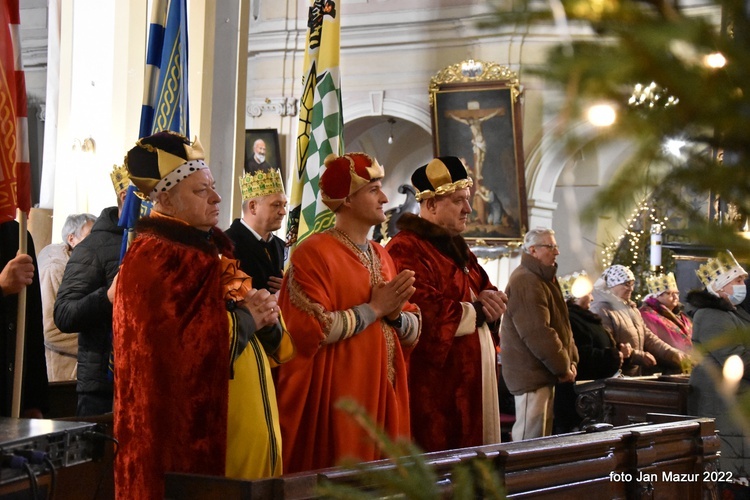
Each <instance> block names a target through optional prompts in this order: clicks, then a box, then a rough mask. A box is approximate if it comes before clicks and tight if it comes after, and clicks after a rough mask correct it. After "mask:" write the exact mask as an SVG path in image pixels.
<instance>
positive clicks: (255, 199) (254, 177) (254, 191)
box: [225, 169, 287, 293]
mask: <svg viewBox="0 0 750 500" xmlns="http://www.w3.org/2000/svg"><path fill="white" fill-rule="evenodd" d="M240 191H241V193H242V218H241V219H234V221H233V222H232V225H231V226H230V227H229V229H227V230H226V232H225V234H226V235H227V236H228V237H229V239H230V240H232V241H233V242H234V256H235V257H236V258H237V260H239V261H240V269H242V270H243V271H244V272H245V273H247V274H249V275H250V276H251V277H252V278H253V288H257V289H261V288H263V289H266V290H268V291H269V292H271V293H276V292H278V291H279V289H280V288H281V278H282V277H283V274H282V269H283V267H284V240H282V239H281V238H279V237H278V236H276V235H274V234H273V232H274V231H276V230H278V229H279V228H281V223H282V221H283V220H284V216H285V215H286V205H287V201H286V195H285V194H284V184H283V183H282V181H281V172H279V170H277V169H268V170H258V171H255V172H253V173H252V174H248V173H246V174H245V175H243V176H242V177H240Z"/></svg>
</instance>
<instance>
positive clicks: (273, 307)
mask: <svg viewBox="0 0 750 500" xmlns="http://www.w3.org/2000/svg"><path fill="white" fill-rule="evenodd" d="M241 305H242V307H244V308H245V309H247V310H248V311H250V315H251V316H252V317H253V321H255V328H256V329H257V330H260V329H261V328H264V327H266V326H270V325H273V324H275V323H276V322H277V321H279V304H278V302H277V297H276V294H274V293H270V292H269V291H268V290H265V289H260V290H256V289H255V288H252V289H250V291H249V292H247V295H245V300H243V301H242V303H241Z"/></svg>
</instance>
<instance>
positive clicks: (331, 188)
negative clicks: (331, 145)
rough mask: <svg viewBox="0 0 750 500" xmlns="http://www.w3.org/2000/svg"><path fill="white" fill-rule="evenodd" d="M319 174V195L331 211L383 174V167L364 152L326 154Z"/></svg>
mask: <svg viewBox="0 0 750 500" xmlns="http://www.w3.org/2000/svg"><path fill="white" fill-rule="evenodd" d="M323 164H324V165H325V167H326V169H325V172H323V175H321V176H320V183H319V187H320V195H321V196H320V197H321V199H322V200H323V203H325V204H326V206H327V207H328V208H330V209H331V210H332V211H334V212H335V211H336V210H338V208H339V207H340V206H341V204H342V203H344V200H345V199H346V197H347V196H349V195H351V194H354V193H356V192H357V191H359V190H360V189H362V188H363V187H365V186H366V185H367V184H369V183H370V182H372V181H375V180H378V179H382V178H383V177H384V176H385V172H384V171H383V167H381V166H380V164H379V163H378V161H377V160H376V159H375V158H373V157H372V156H370V155H368V154H365V153H347V154H345V155H344V156H336V155H332V154H331V155H328V157H327V158H326V159H325V162H324V163H323Z"/></svg>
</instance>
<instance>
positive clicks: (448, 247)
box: [396, 214, 471, 267]
mask: <svg viewBox="0 0 750 500" xmlns="http://www.w3.org/2000/svg"><path fill="white" fill-rule="evenodd" d="M396 227H398V228H399V229H400V230H403V231H411V232H413V233H415V234H417V235H418V236H419V237H421V238H423V239H425V240H427V241H429V242H430V243H432V244H433V245H435V248H437V249H438V251H439V252H440V253H442V254H443V255H446V256H448V257H450V258H451V259H453V260H454V261H455V262H456V264H458V267H464V266H466V264H468V263H469V255H470V253H471V251H470V250H469V245H467V244H466V240H464V238H463V236H461V235H458V236H452V235H450V234H449V233H448V231H446V230H445V229H443V228H442V227H440V226H438V225H437V224H433V223H432V222H430V221H427V220H425V219H423V218H421V217H419V216H417V215H414V214H404V215H402V216H401V218H399V219H398V222H397V223H396Z"/></svg>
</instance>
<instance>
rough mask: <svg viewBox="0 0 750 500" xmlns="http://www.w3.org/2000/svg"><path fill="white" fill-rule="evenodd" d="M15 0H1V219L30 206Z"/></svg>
mask: <svg viewBox="0 0 750 500" xmlns="http://www.w3.org/2000/svg"><path fill="white" fill-rule="evenodd" d="M20 24H21V23H20V17H19V14H18V0H0V222H2V221H6V220H10V219H15V218H16V208H20V209H21V210H23V211H24V212H28V211H29V209H30V208H31V167H30V165H29V142H28V136H29V134H28V118H27V108H26V79H25V77H24V73H23V65H22V64H21V38H20V29H19V28H20Z"/></svg>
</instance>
